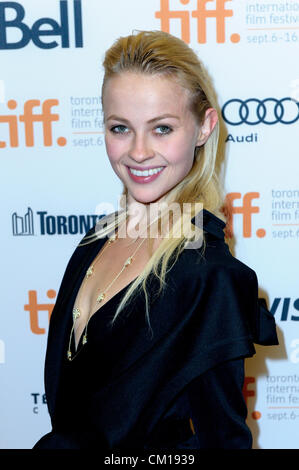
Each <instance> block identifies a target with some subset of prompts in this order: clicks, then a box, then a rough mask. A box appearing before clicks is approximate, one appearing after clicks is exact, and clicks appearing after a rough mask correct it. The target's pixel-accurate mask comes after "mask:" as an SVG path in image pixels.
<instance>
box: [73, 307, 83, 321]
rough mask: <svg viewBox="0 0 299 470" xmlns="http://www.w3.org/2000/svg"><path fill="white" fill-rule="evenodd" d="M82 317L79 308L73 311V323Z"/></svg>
mask: <svg viewBox="0 0 299 470" xmlns="http://www.w3.org/2000/svg"><path fill="white" fill-rule="evenodd" d="M80 315H81V312H80V310H79V309H78V308H74V309H73V321H76V320H77V318H79V317H80Z"/></svg>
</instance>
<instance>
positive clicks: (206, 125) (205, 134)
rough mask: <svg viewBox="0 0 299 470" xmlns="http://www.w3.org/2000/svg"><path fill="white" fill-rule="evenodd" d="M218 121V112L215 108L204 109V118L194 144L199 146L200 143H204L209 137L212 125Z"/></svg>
mask: <svg viewBox="0 0 299 470" xmlns="http://www.w3.org/2000/svg"><path fill="white" fill-rule="evenodd" d="M217 122H218V114H217V111H216V109H214V108H209V109H207V110H206V113H205V119H204V122H203V124H202V126H201V127H200V130H199V133H198V138H197V143H196V146H197V147H200V146H201V145H203V144H205V143H206V141H207V140H208V138H209V137H210V135H211V133H212V131H213V129H214V127H215V126H216V124H217Z"/></svg>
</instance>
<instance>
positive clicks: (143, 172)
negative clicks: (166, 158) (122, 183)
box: [128, 166, 164, 177]
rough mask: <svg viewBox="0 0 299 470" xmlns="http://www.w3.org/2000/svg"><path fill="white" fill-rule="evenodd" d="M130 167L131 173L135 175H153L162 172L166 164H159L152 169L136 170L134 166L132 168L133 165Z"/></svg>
mask: <svg viewBox="0 0 299 470" xmlns="http://www.w3.org/2000/svg"><path fill="white" fill-rule="evenodd" d="M128 168H129V171H130V173H132V175H135V176H143V177H145V176H152V175H156V174H157V173H160V172H161V171H162V170H163V168H164V166H159V167H157V168H151V169H150V170H135V169H134V168H131V167H128Z"/></svg>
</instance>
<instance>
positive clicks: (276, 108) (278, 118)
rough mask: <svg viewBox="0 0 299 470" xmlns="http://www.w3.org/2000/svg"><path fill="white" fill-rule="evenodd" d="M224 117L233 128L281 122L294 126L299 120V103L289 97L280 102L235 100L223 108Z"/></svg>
mask: <svg viewBox="0 0 299 470" xmlns="http://www.w3.org/2000/svg"><path fill="white" fill-rule="evenodd" d="M222 117H223V119H224V121H225V122H227V124H230V125H231V126H239V125H240V124H248V125H249V126H256V125H257V124H262V123H263V124H268V125H273V124H277V123H279V122H280V123H281V124H293V123H294V122H296V121H298V119H299V102H298V101H296V100H295V99H294V98H289V97H287V98H282V99H280V100H278V99H276V98H266V99H264V100H259V99H257V98H249V99H248V100H240V99H237V98H234V99H232V100H229V101H227V102H226V103H225V105H224V106H223V108H222Z"/></svg>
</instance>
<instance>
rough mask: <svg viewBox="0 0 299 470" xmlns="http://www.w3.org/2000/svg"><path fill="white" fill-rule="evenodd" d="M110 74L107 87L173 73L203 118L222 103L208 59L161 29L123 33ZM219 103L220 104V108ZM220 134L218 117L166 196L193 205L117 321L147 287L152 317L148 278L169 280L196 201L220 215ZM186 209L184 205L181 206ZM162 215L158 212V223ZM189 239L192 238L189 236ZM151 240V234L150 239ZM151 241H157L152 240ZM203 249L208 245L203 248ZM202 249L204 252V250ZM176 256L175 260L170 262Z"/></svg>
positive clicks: (107, 229) (105, 228)
mask: <svg viewBox="0 0 299 470" xmlns="http://www.w3.org/2000/svg"><path fill="white" fill-rule="evenodd" d="M103 65H104V69H105V74H104V80H103V85H102V97H103V92H104V89H105V86H106V83H107V82H108V80H109V79H110V78H111V77H113V76H116V75H119V74H121V73H123V72H128V71H131V72H134V73H143V74H163V75H165V76H169V78H174V79H176V80H177V81H178V82H179V83H180V85H181V86H182V87H184V88H186V89H187V90H189V91H190V92H191V110H192V112H193V113H194V115H195V116H196V118H197V119H198V121H199V123H200V124H201V123H202V122H203V120H204V117H205V112H206V110H207V109H208V108H211V107H212V108H215V109H217V108H218V104H217V99H216V95H215V92H214V89H213V86H212V84H211V80H210V78H209V77H208V74H207V72H206V71H205V69H204V67H203V65H202V64H201V62H200V60H199V59H198V57H197V55H196V54H195V52H194V51H193V50H192V49H191V48H190V47H189V46H187V44H186V43H185V42H183V41H182V40H180V39H178V38H177V37H175V36H172V35H170V34H168V33H165V32H162V31H138V32H136V34H132V35H130V36H127V37H121V38H119V39H118V40H117V41H116V42H115V43H114V44H113V45H112V46H111V47H110V49H108V50H107V52H106V54H105V59H104V62H103ZM218 109H219V108H218ZM218 139H219V122H217V124H216V126H215V128H214V130H213V132H212V134H211V135H210V137H209V138H208V140H207V142H206V143H205V144H204V145H203V146H201V147H197V148H196V149H195V152H194V162H193V166H192V168H191V170H190V172H189V173H188V174H187V175H186V177H185V178H184V179H183V180H182V181H181V182H180V183H179V184H177V185H176V186H175V187H174V188H172V189H171V190H170V191H169V192H168V193H167V195H166V196H165V198H164V199H165V200H166V201H168V203H169V204H171V203H177V204H179V206H180V207H181V208H182V207H183V204H184V203H191V205H192V210H191V212H190V213H189V214H188V215H186V213H184V215H182V217H181V218H179V219H178V220H177V221H176V222H175V224H174V225H173V227H172V229H171V231H170V236H169V237H166V238H164V239H163V241H162V242H161V243H160V245H159V247H158V248H157V249H156V251H155V252H154V253H153V254H152V255H151V257H150V260H149V261H148V263H147V265H146V266H145V268H144V270H143V272H142V273H141V274H140V275H139V276H138V277H137V278H136V279H135V281H134V282H133V283H132V284H131V285H130V286H129V288H128V289H127V291H126V293H125V295H124V296H123V298H122V300H121V301H120V303H119V305H118V308H117V310H116V313H115V315H114V318H113V319H112V323H113V322H114V321H115V319H116V318H117V316H118V315H119V313H120V311H121V310H122V309H123V308H124V307H125V305H126V304H127V302H129V300H132V299H133V297H134V295H135V294H137V292H138V291H139V290H141V289H142V288H143V291H144V294H145V299H146V316H147V320H148V321H149V301H148V292H147V289H146V283H147V280H148V278H149V276H150V275H151V274H154V275H155V276H157V277H158V279H159V280H160V287H159V291H158V293H156V294H159V293H160V292H161V290H162V289H163V287H164V285H165V283H166V281H165V277H166V274H167V272H168V269H169V268H171V267H172V266H173V264H174V263H175V262H176V261H177V259H178V257H179V255H180V253H181V252H182V251H183V249H184V246H185V244H186V240H187V237H186V234H184V233H181V231H180V233H181V236H177V235H176V236H173V235H174V234H177V233H178V230H179V228H181V226H182V218H183V217H187V218H188V220H189V225H190V226H191V225H192V224H191V219H192V218H193V217H194V216H195V215H196V213H195V211H196V207H198V206H197V205H196V204H195V203H202V204H203V207H205V209H207V210H209V211H211V212H213V213H214V214H215V215H217V216H218V217H221V218H222V217H223V216H222V214H221V210H220V208H221V206H222V204H223V194H222V189H221V185H220V182H219V177H218V175H217V172H216V159H217V148H218ZM127 195H128V190H127V188H126V187H125V186H124V187H123V192H122V196H124V197H127ZM181 213H182V214H183V211H181ZM127 216H128V212H127V208H126V207H125V208H124V210H123V211H120V212H119V213H117V214H116V215H115V214H113V216H112V217H111V215H107V216H105V217H104V218H103V220H101V224H100V228H99V229H98V230H97V229H96V230H95V233H94V234H93V235H92V236H89V237H85V239H84V240H83V242H84V243H82V244H85V243H90V242H92V241H95V240H97V239H98V238H99V237H104V236H105V235H108V234H109V233H112V232H113V233H114V231H115V230H116V229H117V227H118V226H119V225H120V224H121V223H122V222H123V221H124V220H126V218H127ZM161 223H162V216H161V215H160V217H159V224H160V225H159V226H161ZM200 236H201V237H202V240H203V246H204V245H205V244H204V234H203V230H201V231H200V234H199V232H198V231H197V237H200ZM189 240H190V239H189ZM150 243H152V240H150ZM151 246H152V245H151ZM203 250H204V248H203ZM203 250H202V252H203ZM171 261H172V263H171Z"/></svg>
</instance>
